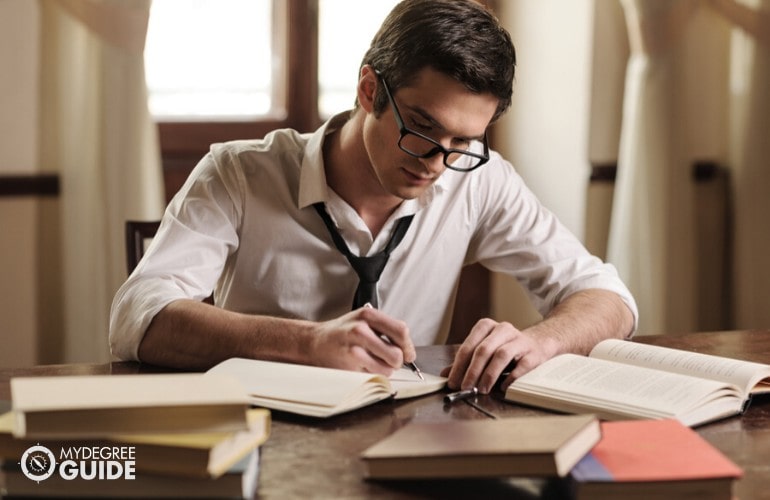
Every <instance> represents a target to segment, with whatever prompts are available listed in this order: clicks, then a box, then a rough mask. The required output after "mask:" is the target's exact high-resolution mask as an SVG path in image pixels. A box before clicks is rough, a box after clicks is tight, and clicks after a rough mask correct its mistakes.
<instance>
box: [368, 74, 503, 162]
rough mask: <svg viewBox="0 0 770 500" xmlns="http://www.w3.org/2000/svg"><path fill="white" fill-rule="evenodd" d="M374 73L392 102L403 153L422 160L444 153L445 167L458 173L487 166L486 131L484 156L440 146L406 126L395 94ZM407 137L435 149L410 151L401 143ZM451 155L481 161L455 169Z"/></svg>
mask: <svg viewBox="0 0 770 500" xmlns="http://www.w3.org/2000/svg"><path fill="white" fill-rule="evenodd" d="M374 73H375V74H376V75H377V76H378V77H379V79H380V81H381V82H382V87H383V88H384V89H385V94H386V95H387V96H388V101H390V105H391V106H392V107H393V116H394V117H395V118H396V125H398V132H399V134H400V136H399V138H398V147H399V149H401V151H403V152H404V153H406V154H408V155H410V156H413V157H415V158H420V159H424V158H430V157H431V156H435V155H436V154H438V153H442V154H443V155H444V165H445V166H446V167H447V168H449V169H451V170H454V171H456V172H471V171H473V170H476V169H477V168H479V167H481V166H482V165H484V164H486V163H487V162H488V161H489V142H488V141H487V133H486V131H485V132H484V140H483V141H481V142H482V144H483V145H484V154H478V153H474V152H472V151H468V150H465V149H455V148H445V147H444V146H442V145H441V144H439V143H438V142H437V141H436V140H434V139H432V138H430V137H428V136H427V135H423V134H421V133H419V132H416V131H414V130H412V129H410V128H409V127H407V126H406V124H404V120H403V118H401V112H400V111H399V110H398V106H397V105H396V100H395V99H393V94H391V93H390V88H389V87H388V84H387V82H385V78H384V77H383V76H382V74H381V73H380V72H379V71H377V70H374ZM407 135H414V136H416V137H419V138H420V139H422V140H425V141H428V142H429V143H430V144H433V146H434V147H433V148H432V149H430V150H428V151H427V152H425V153H423V154H418V153H415V152H414V151H410V150H409V149H407V148H405V147H404V146H402V145H401V142H402V141H403V140H404V137H406V136H407ZM450 154H460V155H465V156H470V157H473V158H476V159H477V160H481V161H480V162H479V163H478V165H474V166H472V167H470V168H463V167H455V166H453V165H452V164H450V163H449V155H450Z"/></svg>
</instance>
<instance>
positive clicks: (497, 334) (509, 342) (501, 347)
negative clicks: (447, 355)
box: [461, 324, 515, 394]
mask: <svg viewBox="0 0 770 500" xmlns="http://www.w3.org/2000/svg"><path fill="white" fill-rule="evenodd" d="M512 334H513V332H512V329H511V328H509V327H507V325H506V324H499V325H497V326H496V327H495V328H494V329H493V330H492V332H491V333H490V335H488V336H487V337H486V338H485V339H484V340H483V341H482V342H481V343H480V344H479V345H478V346H477V347H476V350H475V351H474V353H473V358H472V359H471V363H470V365H468V369H467V370H466V371H465V376H464V377H463V381H462V384H461V385H462V387H463V388H465V387H477V388H478V390H479V392H481V393H483V394H487V393H489V392H490V391H491V390H492V389H493V388H494V384H495V382H496V381H497V379H498V377H499V376H500V373H502V371H503V369H504V368H505V366H506V365H507V364H508V361H510V359H511V358H512V357H513V356H514V355H515V345H514V342H513V339H512Z"/></svg>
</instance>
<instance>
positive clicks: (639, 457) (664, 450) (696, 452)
mask: <svg viewBox="0 0 770 500" xmlns="http://www.w3.org/2000/svg"><path fill="white" fill-rule="evenodd" d="M601 425H602V439H601V441H599V443H598V444H597V445H596V447H594V449H593V450H592V451H591V453H589V454H588V455H586V456H585V457H584V458H583V459H582V460H580V462H578V464H577V465H576V466H575V468H574V469H573V470H572V472H571V473H570V476H571V479H572V486H573V488H574V492H575V495H576V497H577V499H578V500H582V499H586V500H594V499H595V500H602V499H605V498H606V499H614V498H623V499H630V500H635V499H638V500H643V499H648V498H693V499H694V498H697V499H699V500H700V499H704V500H711V499H713V500H717V499H723V500H728V499H730V498H732V487H733V483H734V482H735V480H736V479H737V478H739V477H741V474H742V471H741V470H740V468H738V466H737V465H735V464H734V463H733V462H732V461H730V459H728V458H727V457H725V456H724V455H723V454H722V453H721V452H720V451H719V450H717V449H716V448H714V447H713V446H712V445H711V444H710V443H709V442H708V441H706V440H705V439H703V438H702V437H700V436H699V435H698V434H697V433H696V432H695V431H693V430H692V429H690V428H689V427H686V426H684V425H682V424H681V423H680V422H679V421H677V420H673V419H666V420H627V421H623V422H602V424H601Z"/></svg>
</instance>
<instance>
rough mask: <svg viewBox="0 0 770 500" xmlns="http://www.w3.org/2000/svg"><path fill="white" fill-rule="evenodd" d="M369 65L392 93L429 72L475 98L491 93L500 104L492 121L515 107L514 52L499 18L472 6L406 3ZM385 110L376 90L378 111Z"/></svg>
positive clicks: (454, 0)
mask: <svg viewBox="0 0 770 500" xmlns="http://www.w3.org/2000/svg"><path fill="white" fill-rule="evenodd" d="M365 64H368V65H370V66H372V67H373V68H375V69H376V70H377V71H379V72H380V74H381V75H382V77H383V78H384V79H385V80H386V82H387V84H388V86H389V88H390V90H391V92H393V93H395V92H396V90H397V89H399V88H401V87H404V86H408V85H409V84H410V83H411V81H412V80H413V79H414V78H415V77H416V75H417V73H418V72H419V71H420V70H422V69H423V68H425V67H431V68H433V69H435V70H437V71H439V72H441V73H443V74H445V75H447V76H449V77H451V78H453V79H455V80H457V81H458V82H460V83H462V84H463V85H464V86H465V87H466V88H467V89H468V90H470V91H471V92H475V93H478V94H481V93H485V92H489V93H491V94H492V95H494V96H495V97H497V98H498V99H499V103H498V106H497V111H496V112H495V115H494V117H493V121H494V120H496V119H497V118H498V117H499V116H500V115H502V114H503V113H504V112H505V110H506V109H508V107H509V106H510V104H511V94H512V92H513V77H514V69H515V66H516V52H515V50H514V47H513V43H512V42H511V37H510V35H509V34H508V32H507V31H506V30H505V29H504V28H503V27H502V26H500V23H499V22H498V20H497V18H496V17H495V16H494V15H493V14H492V13H491V12H490V11H488V10H487V9H486V8H484V7H483V6H482V5H480V4H479V3H477V2H475V1H473V0H403V1H402V2H401V3H399V4H397V5H396V6H395V7H394V8H393V10H392V11H391V12H390V14H388V17H387V18H385V21H383V23H382V26H381V27H380V29H379V31H378V32H377V34H376V35H375V36H374V38H373V39H372V43H371V46H370V47H369V50H368V51H367V52H366V54H365V55H364V58H363V60H362V61H361V66H362V67H363V66H364V65H365ZM378 89H379V87H378ZM386 107H387V98H386V96H385V94H384V92H382V91H379V90H378V93H377V95H376V96H375V101H374V111H375V113H376V114H379V113H381V112H382V111H383V110H384V109H385V108H386Z"/></svg>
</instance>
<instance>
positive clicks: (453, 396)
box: [444, 387, 479, 404]
mask: <svg viewBox="0 0 770 500" xmlns="http://www.w3.org/2000/svg"><path fill="white" fill-rule="evenodd" d="M478 393H479V390H478V389H477V388H475V387H473V388H472V389H465V390H463V391H457V392H452V393H450V394H447V395H446V396H444V403H446V404H451V403H454V402H455V401H460V400H462V399H468V398H472V397H474V396H476V395H477V394H478Z"/></svg>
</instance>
